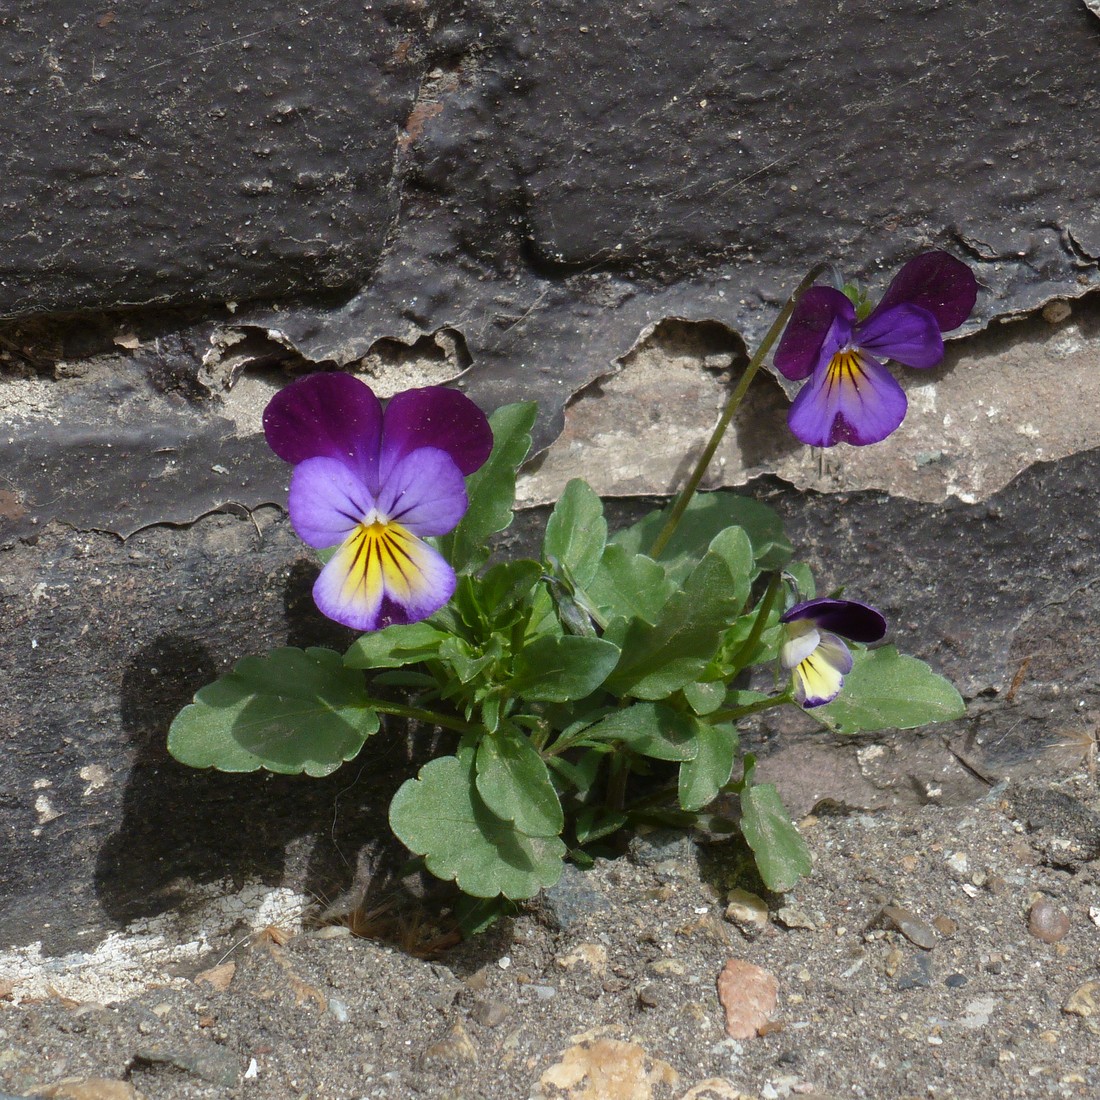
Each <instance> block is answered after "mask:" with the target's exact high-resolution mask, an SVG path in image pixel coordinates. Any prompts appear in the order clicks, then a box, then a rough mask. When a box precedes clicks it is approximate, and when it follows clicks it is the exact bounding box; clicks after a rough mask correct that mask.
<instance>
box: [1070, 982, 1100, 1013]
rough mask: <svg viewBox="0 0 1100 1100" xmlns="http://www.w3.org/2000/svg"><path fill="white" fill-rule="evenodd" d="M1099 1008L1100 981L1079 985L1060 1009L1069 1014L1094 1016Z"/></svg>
mask: <svg viewBox="0 0 1100 1100" xmlns="http://www.w3.org/2000/svg"><path fill="white" fill-rule="evenodd" d="M1098 1008H1100V981H1091V982H1085V983H1084V984H1083V985H1079V986H1078V987H1077V988H1076V989H1075V990H1074V991H1073V992H1072V993H1071V994H1070V995H1069V999H1068V1000H1067V1001H1066V1003H1065V1004H1064V1005H1062V1011H1063V1012H1066V1013H1068V1014H1069V1015H1070V1016H1083V1017H1086V1018H1087V1017H1089V1016H1095V1015H1096V1012H1097V1009H1098Z"/></svg>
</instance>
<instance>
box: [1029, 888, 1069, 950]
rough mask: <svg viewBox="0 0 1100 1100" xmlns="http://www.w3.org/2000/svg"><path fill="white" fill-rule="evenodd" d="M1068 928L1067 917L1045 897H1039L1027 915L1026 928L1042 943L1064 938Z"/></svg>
mask: <svg viewBox="0 0 1100 1100" xmlns="http://www.w3.org/2000/svg"><path fill="white" fill-rule="evenodd" d="M1069 928H1070V924H1069V917H1067V916H1066V914H1065V913H1064V912H1063V911H1062V910H1061V909H1059V908H1058V906H1057V905H1055V904H1054V902H1052V901H1049V900H1048V899H1047V898H1040V899H1039V901H1037V902H1036V903H1035V904H1034V905H1033V906H1032V907H1031V911H1030V912H1029V913H1028V915H1027V930H1028V931H1029V932H1030V933H1031V934H1032V935H1033V936H1034V937H1035V938H1036V939H1037V940H1042V941H1043V943H1057V942H1058V941H1059V940H1064V939H1065V938H1066V936H1068V935H1069Z"/></svg>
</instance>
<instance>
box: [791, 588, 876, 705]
mask: <svg viewBox="0 0 1100 1100" xmlns="http://www.w3.org/2000/svg"><path fill="white" fill-rule="evenodd" d="M779 621H780V622H781V623H782V624H783V625H784V627H785V628H786V630H785V638H784V640H783V642H782V644H781V645H780V647H779V664H780V666H781V667H782V668H783V669H784V670H785V671H786V672H790V673H792V674H793V677H794V697H795V699H796V701H797V702H798V704H799V705H800V706H803V707H820V706H821V705H822V704H824V703H831V702H832V701H833V700H834V699H835V698H836V697H837V696H838V695H839V694H840V689H841V688H842V687H843V686H844V677H845V676H847V675H848V673H849V672H851V671H852V654H851V651H850V650H849V649H848V647H847V646H846V645H845V644H844V640H843V639H844V638H848V639H850V640H851V641H853V642H877V641H878V640H879V639H880V638H881V637H882V636H883V635H884V634H885V633H886V620H885V619H884V618H883V617H882V615H881V614H880V613H879V612H878V611H876V610H875V609H874V608H873V607H868V606H867V604H865V603H859V602H857V601H856V600H831V599H821V600H806V601H805V602H804V603H799V604H795V605H794V607H792V608H791V609H790V610H789V611H788V612H786V613H785V614H784V615H782V616H781V617H780V619H779ZM842 636H843V637H842Z"/></svg>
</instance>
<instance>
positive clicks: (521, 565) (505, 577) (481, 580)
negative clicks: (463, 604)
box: [473, 559, 542, 630]
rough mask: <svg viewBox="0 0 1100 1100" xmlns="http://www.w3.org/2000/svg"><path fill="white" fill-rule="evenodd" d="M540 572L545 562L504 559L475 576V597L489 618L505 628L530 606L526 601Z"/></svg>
mask: <svg viewBox="0 0 1100 1100" xmlns="http://www.w3.org/2000/svg"><path fill="white" fill-rule="evenodd" d="M541 576H542V566H541V565H540V564H539V563H538V562H537V561H529V560H526V559H518V560H515V561H505V562H501V563H500V564H499V565H494V566H493V567H492V568H491V569H489V570H487V571H486V572H485V574H484V576H481V577H475V578H473V586H474V593H475V599H476V601H477V604H478V606H479V607H480V608H481V609H482V612H483V614H484V615H485V617H486V618H487V619H488V620H489V622H491V623H492V624H493V626H494V627H495V628H496V629H497V630H502V629H504V628H505V627H508V626H511V624H512V623H514V622H516V621H518V620H519V619H520V618H521V617H522V616H523V614H524V612H525V611H527V610H529V608H527V607H526V606H525V601H526V600H527V597H528V596H529V595H530V593H531V589H532V588H534V587H535V585H536V584H537V583H538V581H539V578H540V577H541Z"/></svg>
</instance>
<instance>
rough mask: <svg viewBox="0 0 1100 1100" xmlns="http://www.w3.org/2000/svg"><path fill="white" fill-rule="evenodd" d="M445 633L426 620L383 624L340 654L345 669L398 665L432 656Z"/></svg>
mask: <svg viewBox="0 0 1100 1100" xmlns="http://www.w3.org/2000/svg"><path fill="white" fill-rule="evenodd" d="M447 638H448V635H447V634H445V633H444V632H443V631H442V630H436V628H435V627H434V626H429V625H428V624H427V623H410V624H409V625H407V626H387V627H385V628H384V629H383V630H376V631H374V632H372V633H370V634H364V635H363V636H362V637H361V638H360V639H359V640H358V641H356V642H352V644H351V648H350V649H349V650H348V651H347V653H346V654H345V655H344V664H345V665H347V667H348V668H400V667H401V666H402V665H414V664H417V663H418V662H420V661H426V660H428V658H430V657H434V656H435V655H436V653H437V652H438V651H439V647H440V645H441V644H442V643H443V642H445V641H446V640H447Z"/></svg>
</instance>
